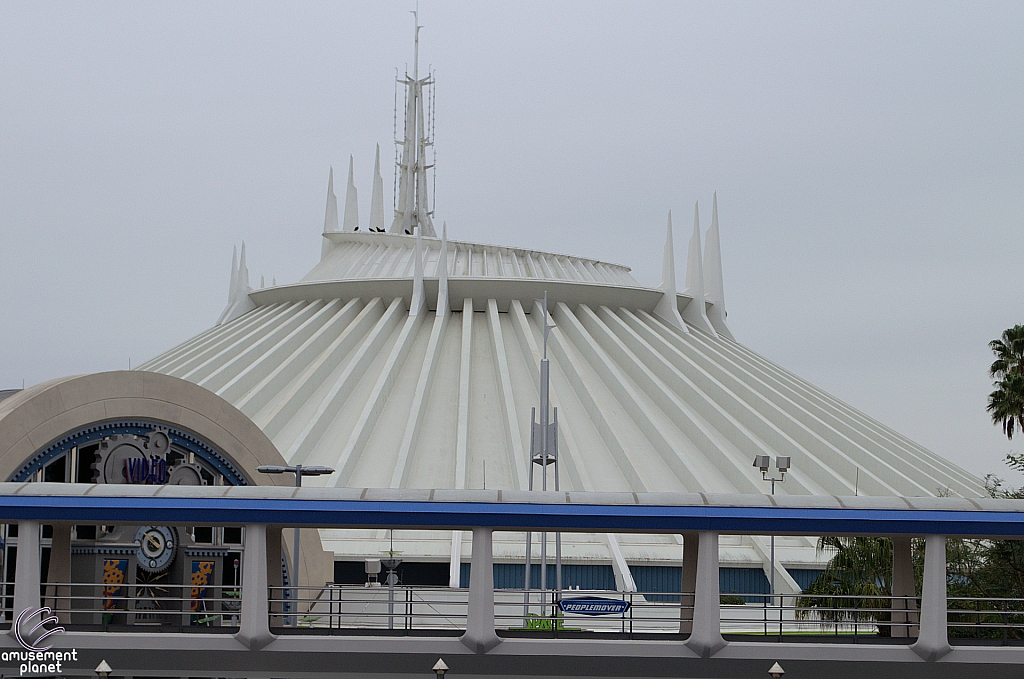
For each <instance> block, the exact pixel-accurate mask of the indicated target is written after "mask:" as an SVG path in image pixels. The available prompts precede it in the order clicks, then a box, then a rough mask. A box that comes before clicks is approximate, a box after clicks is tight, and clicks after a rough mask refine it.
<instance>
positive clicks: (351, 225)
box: [341, 156, 359, 233]
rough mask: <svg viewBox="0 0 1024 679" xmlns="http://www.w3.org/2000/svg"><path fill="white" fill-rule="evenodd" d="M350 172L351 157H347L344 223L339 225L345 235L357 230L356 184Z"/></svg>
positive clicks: (351, 165) (357, 202)
mask: <svg viewBox="0 0 1024 679" xmlns="http://www.w3.org/2000/svg"><path fill="white" fill-rule="evenodd" d="M352 170H353V161H352V156H349V157H348V192H347V193H346V194H345V221H344V222H343V223H342V225H341V230H342V231H344V232H345V233H352V232H353V231H355V230H356V229H358V228H359V195H358V193H357V192H356V183H355V179H354V176H353V171H352Z"/></svg>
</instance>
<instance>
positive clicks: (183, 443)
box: [8, 420, 250, 486]
mask: <svg viewBox="0 0 1024 679" xmlns="http://www.w3.org/2000/svg"><path fill="white" fill-rule="evenodd" d="M154 429H163V430H165V431H166V432H167V434H168V436H169V437H170V439H171V443H173V444H174V445H176V446H178V447H179V448H182V449H184V450H187V451H189V452H192V453H195V455H196V457H198V458H199V459H201V460H202V461H203V462H205V463H206V464H208V465H210V466H211V467H213V468H214V469H215V470H217V472H218V473H220V474H221V475H222V476H223V477H224V479H225V481H227V484H228V485H230V486H248V485H250V481H249V480H248V479H246V478H245V475H244V474H243V473H242V472H241V471H240V470H239V469H238V468H237V467H235V465H234V464H233V463H232V462H231V461H230V460H229V459H228V458H227V456H225V455H224V454H223V453H221V452H220V451H218V450H216V449H215V448H213V447H212V446H210V445H209V444H207V443H206V442H204V441H202V440H200V439H199V438H198V437H196V436H194V435H192V434H189V433H187V432H184V431H182V430H180V429H178V428H176V427H174V426H173V425H169V424H165V423H162V422H153V421H149V420H112V421H109V422H99V423H96V424H91V425H89V426H88V427H86V428H84V429H80V430H79V431H76V432H73V433H71V434H68V435H66V436H64V437H62V438H60V439H59V440H57V441H55V442H54V443H52V444H50V445H49V446H47V447H46V448H44V449H43V450H41V451H39V452H38V453H36V454H35V455H33V456H32V458H31V459H30V460H29V461H28V462H26V463H25V465H24V466H22V467H21V468H20V469H19V470H18V471H16V472H15V473H14V474H12V475H11V477H10V478H9V479H8V481H28V480H29V479H31V478H32V475H33V474H35V473H36V472H37V471H39V470H40V469H43V468H44V467H46V465H48V464H50V463H51V462H52V461H53V460H55V459H57V458H58V457H60V456H61V455H64V454H65V453H67V452H68V451H70V450H71V449H72V448H74V447H75V446H79V447H81V446H87V445H89V444H92V443H98V442H100V441H102V440H103V439H104V438H105V437H107V436H114V435H115V434H134V435H136V436H145V435H146V434H149V433H151V432H152V431H153V430H154Z"/></svg>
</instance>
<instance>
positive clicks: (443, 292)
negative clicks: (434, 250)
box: [437, 222, 451, 316]
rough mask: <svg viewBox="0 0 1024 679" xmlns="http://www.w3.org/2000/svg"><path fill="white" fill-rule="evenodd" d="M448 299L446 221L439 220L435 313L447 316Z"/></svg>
mask: <svg viewBox="0 0 1024 679" xmlns="http://www.w3.org/2000/svg"><path fill="white" fill-rule="evenodd" d="M450 310H451V307H450V303H449V300H448V223H447V222H441V253H440V254H439V255H438V257H437V315H438V316H447V315H448V312H449V311H450Z"/></svg>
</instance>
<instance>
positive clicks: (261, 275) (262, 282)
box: [260, 274, 267, 290]
mask: <svg viewBox="0 0 1024 679" xmlns="http://www.w3.org/2000/svg"><path fill="white" fill-rule="evenodd" d="M265 287H267V283H266V279H264V278H263V274H260V290H262V289H263V288H265Z"/></svg>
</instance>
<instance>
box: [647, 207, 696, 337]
mask: <svg viewBox="0 0 1024 679" xmlns="http://www.w3.org/2000/svg"><path fill="white" fill-rule="evenodd" d="M654 315H655V316H659V317H660V318H661V319H662V320H664V321H667V322H668V323H669V325H674V326H675V327H677V328H679V329H680V330H682V331H683V332H689V330H687V329H686V324H685V323H683V319H682V317H681V316H680V315H679V305H678V304H677V303H676V254H675V248H674V247H673V245H672V211H671V210H669V211H668V231H667V233H666V234H665V251H664V254H663V258H662V260H661V299H660V300H658V306H656V307H654Z"/></svg>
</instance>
